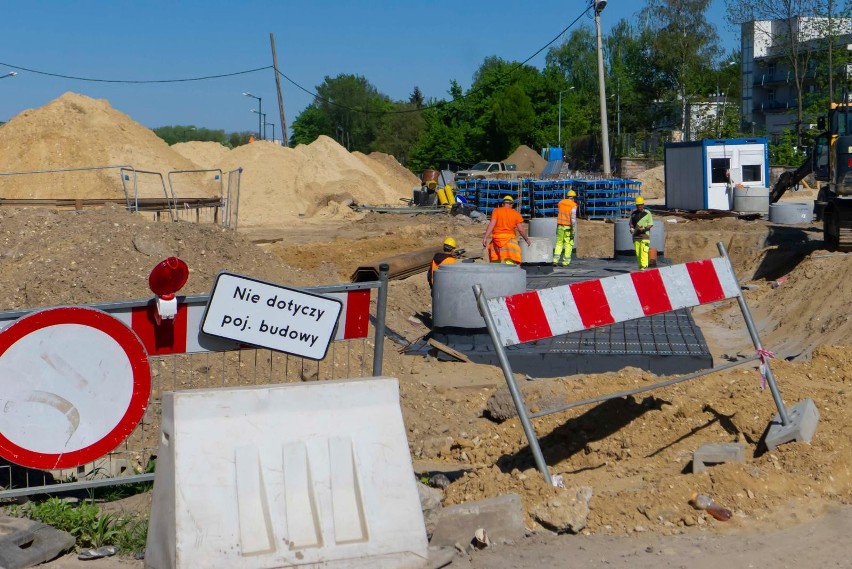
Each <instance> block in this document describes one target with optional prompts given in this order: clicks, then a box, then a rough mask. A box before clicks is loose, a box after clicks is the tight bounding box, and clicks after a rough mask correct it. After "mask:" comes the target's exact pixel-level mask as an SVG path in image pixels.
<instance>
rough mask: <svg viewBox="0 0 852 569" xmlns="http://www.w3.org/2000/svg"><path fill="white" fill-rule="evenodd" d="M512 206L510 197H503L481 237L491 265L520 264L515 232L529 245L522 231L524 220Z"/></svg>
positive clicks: (519, 252)
mask: <svg viewBox="0 0 852 569" xmlns="http://www.w3.org/2000/svg"><path fill="white" fill-rule="evenodd" d="M514 205H515V200H514V199H513V198H512V196H503V205H501V206H500V207H495V208H494V210H493V211H492V212H491V221H489V222H488V227H487V228H486V229H485V235H484V236H483V237H482V246H483V247H488V260H489V261H490V262H492V263H506V264H510V265H520V264H521V246H520V245H518V240H517V239H516V238H515V231H517V232H518V235H520V236H521V237H522V238H523V239H524V241H526V242H527V245H529V244H530V238H529V237H527V233H526V231H525V230H524V218H523V217H521V214H520V213H518V212H517V211H515V210H514V209H513V207H514ZM489 238H490V242H489Z"/></svg>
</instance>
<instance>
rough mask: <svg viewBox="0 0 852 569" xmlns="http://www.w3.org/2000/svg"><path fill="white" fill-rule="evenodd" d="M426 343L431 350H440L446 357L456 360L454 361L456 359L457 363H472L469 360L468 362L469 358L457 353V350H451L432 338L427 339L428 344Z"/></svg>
mask: <svg viewBox="0 0 852 569" xmlns="http://www.w3.org/2000/svg"><path fill="white" fill-rule="evenodd" d="M426 343H427V344H429V345H430V346H432V347H433V348H435V349H437V350H440V351H442V352H444V353H445V354H447V355H448V356H450V357H453V358H456V359H457V360H459V361H463V362H467V363H472V362H471V360H470V358H469V357H467V356H466V355H464V354H463V353H461V352H459V351H457V350H454V349H452V348H451V347H449V346H448V345H446V344H443V343H441V342H439V341H438V340H436V339H434V338H429V341H428V342H426Z"/></svg>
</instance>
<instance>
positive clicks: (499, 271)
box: [432, 263, 527, 328]
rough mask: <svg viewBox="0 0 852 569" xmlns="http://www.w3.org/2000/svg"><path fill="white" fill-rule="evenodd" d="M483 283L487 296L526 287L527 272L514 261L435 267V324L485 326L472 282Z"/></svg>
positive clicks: (439, 326) (433, 294)
mask: <svg viewBox="0 0 852 569" xmlns="http://www.w3.org/2000/svg"><path fill="white" fill-rule="evenodd" d="M475 284H479V285H482V290H483V291H484V292H485V295H486V296H487V297H495V296H507V295H510V294H517V293H519V292H524V291H525V290H526V289H527V272H526V271H525V270H523V269H522V268H521V267H519V266H517V265H504V264H500V263H456V264H453V265H442V266H441V268H439V269H438V270H437V271H435V286H434V288H433V289H432V326H433V327H434V328H448V327H453V328H485V320H483V319H482V315H480V314H479V308H478V307H477V306H476V298H475V297H474V295H473V285H475Z"/></svg>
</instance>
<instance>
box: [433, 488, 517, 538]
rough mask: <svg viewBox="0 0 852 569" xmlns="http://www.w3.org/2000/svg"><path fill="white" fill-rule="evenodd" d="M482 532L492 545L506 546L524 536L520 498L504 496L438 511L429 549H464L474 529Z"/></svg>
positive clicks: (511, 495)
mask: <svg viewBox="0 0 852 569" xmlns="http://www.w3.org/2000/svg"><path fill="white" fill-rule="evenodd" d="M480 528H482V529H484V530H485V531H486V532H487V533H488V537H489V539H490V540H491V542H492V543H510V542H515V541H518V540H520V539H522V538H523V537H524V532H525V529H524V512H523V508H522V506H521V497H520V496H518V495H517V494H507V495H505V496H498V497H496V498H491V499H488V500H480V501H478V502H468V503H465V504H459V505H456V506H449V507H446V508H444V509H442V510H441V512H440V514H439V515H438V520H437V523H436V525H435V532H434V533H433V534H432V539H431V541H430V542H429V545H430V546H435V547H442V546H443V547H452V546H454V545H455V544H456V543H458V544H459V545H461V546H462V547H465V546H467V545H468V544H469V543H470V542H471V540H472V539H473V536H474V533H476V530H477V529H480Z"/></svg>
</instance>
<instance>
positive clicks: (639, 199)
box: [636, 196, 645, 205]
mask: <svg viewBox="0 0 852 569" xmlns="http://www.w3.org/2000/svg"><path fill="white" fill-rule="evenodd" d="M636 205H645V198H643V197H642V196H638V197H637V198H636Z"/></svg>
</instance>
